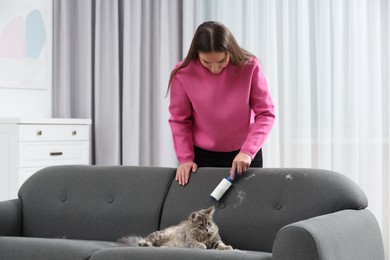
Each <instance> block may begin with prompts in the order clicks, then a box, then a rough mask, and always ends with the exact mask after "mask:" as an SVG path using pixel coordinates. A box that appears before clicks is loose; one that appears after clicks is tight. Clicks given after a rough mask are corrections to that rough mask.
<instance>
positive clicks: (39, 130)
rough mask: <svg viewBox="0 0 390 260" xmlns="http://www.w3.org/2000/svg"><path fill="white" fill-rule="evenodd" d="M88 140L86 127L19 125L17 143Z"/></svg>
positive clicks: (87, 127) (87, 128)
mask: <svg viewBox="0 0 390 260" xmlns="http://www.w3.org/2000/svg"><path fill="white" fill-rule="evenodd" d="M81 140H85V141H87V140H89V126H88V125H39V124H37V125H19V141H22V142H23V141H33V142H34V141H81Z"/></svg>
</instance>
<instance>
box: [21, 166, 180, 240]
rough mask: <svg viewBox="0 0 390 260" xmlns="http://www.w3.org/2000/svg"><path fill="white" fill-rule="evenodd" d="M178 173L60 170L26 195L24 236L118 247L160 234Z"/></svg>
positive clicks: (45, 174)
mask: <svg viewBox="0 0 390 260" xmlns="http://www.w3.org/2000/svg"><path fill="white" fill-rule="evenodd" d="M172 174H174V171H173V170H172V169H171V168H153V167H151V168H148V167H132V166H117V167H115V166H113V167H108V166H69V167H61V166H54V167H49V168H46V169H43V170H42V171H40V172H39V173H37V174H35V175H33V176H32V177H31V178H30V179H29V180H28V181H27V182H26V183H25V184H24V185H23V186H22V187H21V189H20V191H19V197H20V198H21V200H22V201H23V235H24V236H32V237H46V238H57V237H66V238H69V239H89V240H106V241H116V240H117V239H118V238H119V237H122V236H124V235H128V234H129V233H131V234H135V235H141V236H142V235H147V234H149V233H151V232H153V231H155V230H157V228H158V221H159V214H160V210H161V205H162V200H163V198H164V194H165V191H166V188H167V185H168V183H169V182H170V178H171V175H172Z"/></svg>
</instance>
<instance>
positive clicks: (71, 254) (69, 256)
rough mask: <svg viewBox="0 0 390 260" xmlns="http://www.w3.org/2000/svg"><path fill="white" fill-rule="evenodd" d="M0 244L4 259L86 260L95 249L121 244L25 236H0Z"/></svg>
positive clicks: (0, 255) (1, 254) (0, 253)
mask: <svg viewBox="0 0 390 260" xmlns="http://www.w3.org/2000/svg"><path fill="white" fill-rule="evenodd" d="M0 245H1V246H0V259H4V260H27V259H37V260H38V259H39V260H87V259H89V257H90V256H91V255H92V254H93V253H94V252H96V251H97V250H100V249H103V248H113V247H122V246H123V245H122V244H120V243H113V242H103V241H88V240H69V239H47V238H26V237H0Z"/></svg>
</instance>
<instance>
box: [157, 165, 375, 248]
mask: <svg viewBox="0 0 390 260" xmlns="http://www.w3.org/2000/svg"><path fill="white" fill-rule="evenodd" d="M228 173H229V169H225V168H199V169H198V171H197V173H195V174H192V175H191V179H190V182H189V184H188V185H187V186H185V187H182V186H179V185H178V184H177V183H176V182H175V181H174V182H173V183H172V185H171V187H170V189H169V192H168V194H167V197H166V200H165V203H164V208H163V212H162V218H161V224H160V228H161V229H163V228H166V227H168V226H171V225H175V224H177V223H179V222H180V221H181V220H183V219H185V218H187V216H188V215H189V214H190V213H191V211H196V210H199V209H201V208H207V207H209V206H212V205H214V206H215V208H216V212H215V214H214V220H215V222H216V223H217V225H218V226H219V229H220V234H221V237H222V239H223V240H224V242H225V243H227V244H230V245H232V246H233V247H234V248H239V249H242V250H260V251H265V252H271V251H272V245H273V242H274V240H275V237H276V234H277V233H278V231H279V230H280V229H281V228H282V227H283V226H285V225H287V224H290V223H293V222H297V221H300V220H305V219H308V218H312V217H315V216H319V215H323V214H328V213H332V212H336V211H340V210H344V209H356V210H359V209H362V208H365V207H366V206H367V198H366V196H365V195H364V193H363V191H362V190H361V189H360V188H359V187H358V186H357V185H356V184H355V183H354V182H353V181H352V180H350V179H349V178H347V177H345V176H344V175H341V174H338V173H335V172H330V171H325V170H316V169H283V168H282V169H267V168H263V169H260V168H257V169H255V168H253V169H252V168H251V169H249V170H248V171H247V172H246V173H245V174H244V175H243V176H241V177H238V178H237V179H236V180H235V182H234V184H233V185H232V186H231V187H230V189H229V190H228V191H227V192H226V193H225V195H224V196H223V197H222V198H221V200H220V201H219V202H216V201H215V200H212V199H211V198H210V193H211V192H212V191H213V190H214V188H215V187H216V186H217V185H218V184H219V183H220V181H221V180H222V178H225V177H227V176H228Z"/></svg>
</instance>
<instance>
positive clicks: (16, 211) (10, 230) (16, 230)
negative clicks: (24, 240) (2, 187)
mask: <svg viewBox="0 0 390 260" xmlns="http://www.w3.org/2000/svg"><path fill="white" fill-rule="evenodd" d="M21 232H22V202H21V201H20V200H19V199H15V200H8V201H1V202H0V236H20V235H21V234H22V233H21Z"/></svg>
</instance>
